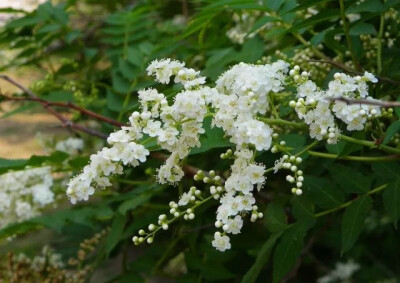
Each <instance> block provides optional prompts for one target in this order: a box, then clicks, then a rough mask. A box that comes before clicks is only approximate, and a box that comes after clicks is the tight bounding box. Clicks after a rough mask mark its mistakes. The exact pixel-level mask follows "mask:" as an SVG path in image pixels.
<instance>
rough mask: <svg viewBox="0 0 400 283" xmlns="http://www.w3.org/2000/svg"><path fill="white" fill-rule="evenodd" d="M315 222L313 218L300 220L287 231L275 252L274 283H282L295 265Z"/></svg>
mask: <svg viewBox="0 0 400 283" xmlns="http://www.w3.org/2000/svg"><path fill="white" fill-rule="evenodd" d="M315 222H316V221H315V219H312V218H309V219H304V220H300V221H298V222H296V223H295V224H293V225H292V226H291V227H290V228H289V229H288V230H286V231H285V233H284V234H283V236H282V238H281V240H280V242H279V244H278V246H277V247H276V249H275V252H274V260H273V282H274V283H275V282H280V280H281V279H282V278H283V277H284V276H285V275H286V274H287V273H288V272H289V271H290V270H291V269H292V267H293V266H294V265H295V263H296V261H297V259H298V257H299V255H300V253H301V251H302V249H303V246H304V243H303V241H304V237H305V236H306V233H307V231H308V230H309V229H310V228H311V227H312V226H313V225H314V224H315Z"/></svg>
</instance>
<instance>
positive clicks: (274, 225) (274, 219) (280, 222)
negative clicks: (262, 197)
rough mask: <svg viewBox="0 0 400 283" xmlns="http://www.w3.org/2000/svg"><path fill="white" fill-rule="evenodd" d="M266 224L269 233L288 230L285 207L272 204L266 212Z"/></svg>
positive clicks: (275, 203)
mask: <svg viewBox="0 0 400 283" xmlns="http://www.w3.org/2000/svg"><path fill="white" fill-rule="evenodd" d="M265 223H266V226H267V228H268V230H269V231H271V232H272V233H277V232H281V231H284V230H285V229H286V228H287V219H286V214H285V210H284V208H283V205H281V204H280V203H277V202H272V203H270V204H269V205H268V207H267V210H266V212H265Z"/></svg>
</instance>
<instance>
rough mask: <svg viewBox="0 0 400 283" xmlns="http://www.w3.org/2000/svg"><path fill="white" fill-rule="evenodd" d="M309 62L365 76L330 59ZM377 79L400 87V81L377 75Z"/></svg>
mask: <svg viewBox="0 0 400 283" xmlns="http://www.w3.org/2000/svg"><path fill="white" fill-rule="evenodd" d="M309 62H311V63H313V62H314V63H327V64H330V65H332V66H335V67H337V68H338V69H341V70H343V71H345V72H346V73H350V74H354V75H360V76H362V75H364V73H362V72H359V71H356V70H353V69H351V68H349V67H347V66H345V65H343V64H341V63H338V62H335V61H333V60H332V59H329V60H314V59H311V60H309ZM375 77H376V78H378V80H379V81H382V82H387V83H391V84H395V85H400V82H399V81H395V80H392V79H389V78H386V77H382V76H376V75H375Z"/></svg>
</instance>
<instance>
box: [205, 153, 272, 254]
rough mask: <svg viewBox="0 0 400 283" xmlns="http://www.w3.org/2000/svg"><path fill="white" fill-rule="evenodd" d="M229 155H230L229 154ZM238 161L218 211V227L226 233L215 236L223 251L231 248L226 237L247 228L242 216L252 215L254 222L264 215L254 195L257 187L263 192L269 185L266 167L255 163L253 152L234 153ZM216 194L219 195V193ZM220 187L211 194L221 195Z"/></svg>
mask: <svg viewBox="0 0 400 283" xmlns="http://www.w3.org/2000/svg"><path fill="white" fill-rule="evenodd" d="M228 155H229V153H228ZM234 156H235V161H234V163H233V165H232V167H231V170H232V172H231V175H230V176H229V178H228V179H227V180H226V182H225V184H224V185H225V188H224V190H223V191H224V192H225V194H224V195H223V196H222V197H221V198H220V203H221V205H220V206H219V207H218V209H217V221H216V222H215V226H216V227H217V228H222V230H223V232H222V233H221V232H216V233H215V234H214V241H213V242H212V245H213V246H214V247H215V248H216V249H217V250H219V251H225V250H226V249H230V247H231V245H230V242H229V240H230V239H229V237H228V236H227V235H226V234H227V233H230V234H238V233H240V230H241V229H242V226H243V219H242V216H241V215H245V214H246V213H249V212H251V218H250V219H251V221H252V222H255V221H256V220H257V219H258V218H262V217H263V214H262V213H261V212H257V210H258V207H257V206H256V205H254V204H255V202H256V199H255V198H254V196H253V190H254V187H257V189H258V190H260V189H261V188H262V186H263V184H264V182H265V179H266V178H265V176H264V174H265V167H264V165H261V164H256V163H254V162H253V161H252V159H253V152H252V151H251V150H249V149H243V150H239V151H236V152H235V153H234ZM215 191H216V192H215ZM220 191H221V190H219V189H218V188H217V189H216V190H215V187H214V186H212V187H211V188H210V192H211V194H213V193H214V194H218V195H217V198H218V197H219V192H220Z"/></svg>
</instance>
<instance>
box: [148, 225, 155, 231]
mask: <svg viewBox="0 0 400 283" xmlns="http://www.w3.org/2000/svg"><path fill="white" fill-rule="evenodd" d="M148 228H149V231H153V230H154V229H156V226H155V225H154V224H150V225H149V227H148Z"/></svg>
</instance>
